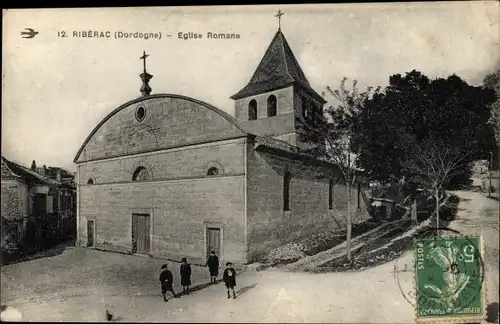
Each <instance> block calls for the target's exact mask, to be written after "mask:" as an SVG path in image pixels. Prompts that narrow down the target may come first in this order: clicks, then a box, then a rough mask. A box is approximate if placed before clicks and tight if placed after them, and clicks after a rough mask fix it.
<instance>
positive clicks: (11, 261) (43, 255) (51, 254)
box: [2, 243, 74, 265]
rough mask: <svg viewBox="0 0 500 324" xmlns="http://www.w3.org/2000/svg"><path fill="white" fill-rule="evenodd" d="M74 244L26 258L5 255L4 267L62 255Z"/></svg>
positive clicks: (3, 259) (3, 258) (67, 244)
mask: <svg viewBox="0 0 500 324" xmlns="http://www.w3.org/2000/svg"><path fill="white" fill-rule="evenodd" d="M73 245H74V244H73V243H65V244H64V245H61V246H57V247H54V248H50V249H48V250H46V251H41V252H38V251H37V252H35V253H33V254H31V253H26V254H25V255H24V256H21V255H3V256H2V265H10V264H16V263H21V262H26V261H31V260H36V259H40V258H50V257H54V256H57V255H60V254H62V253H63V252H64V251H65V250H66V249H68V248H71V247H72V246H73Z"/></svg>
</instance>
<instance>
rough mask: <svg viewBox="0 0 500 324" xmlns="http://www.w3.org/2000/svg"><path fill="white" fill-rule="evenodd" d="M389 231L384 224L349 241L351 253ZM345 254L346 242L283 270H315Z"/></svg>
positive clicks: (388, 226) (307, 257)
mask: <svg viewBox="0 0 500 324" xmlns="http://www.w3.org/2000/svg"><path fill="white" fill-rule="evenodd" d="M390 230H391V228H390V225H389V224H384V225H381V226H379V227H376V228H374V229H372V230H370V231H368V232H366V233H363V234H361V235H359V236H356V237H355V238H353V239H352V241H351V244H352V245H351V247H352V248H351V249H352V251H353V252H354V251H356V250H358V249H360V248H361V247H363V245H364V244H366V242H367V241H368V240H369V238H370V237H376V236H380V235H384V234H385V233H387V232H388V231H390ZM345 254H346V242H343V243H341V244H339V245H336V246H334V247H333V248H331V249H329V250H326V251H323V252H320V253H317V254H315V255H311V256H306V257H304V258H302V259H300V260H298V261H296V262H294V263H290V264H288V265H286V266H284V267H283V269H284V270H288V271H305V270H307V269H312V268H315V267H317V266H319V265H321V264H323V263H325V262H328V261H330V260H332V259H335V258H337V257H340V256H342V255H345Z"/></svg>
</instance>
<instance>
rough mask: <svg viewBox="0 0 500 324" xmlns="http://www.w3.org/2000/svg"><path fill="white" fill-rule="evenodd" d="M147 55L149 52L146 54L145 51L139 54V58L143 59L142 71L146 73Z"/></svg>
mask: <svg viewBox="0 0 500 324" xmlns="http://www.w3.org/2000/svg"><path fill="white" fill-rule="evenodd" d="M148 56H149V54H146V51H143V55H142V56H141V60H143V61H144V73H146V58H147V57H148Z"/></svg>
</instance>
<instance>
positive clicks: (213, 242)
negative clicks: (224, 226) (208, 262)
mask: <svg viewBox="0 0 500 324" xmlns="http://www.w3.org/2000/svg"><path fill="white" fill-rule="evenodd" d="M220 241H221V235H220V228H218V227H207V258H208V256H209V255H210V252H212V251H215V254H216V255H217V256H218V257H219V258H220V246H221V242H220Z"/></svg>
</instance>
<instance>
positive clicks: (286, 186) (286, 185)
mask: <svg viewBox="0 0 500 324" xmlns="http://www.w3.org/2000/svg"><path fill="white" fill-rule="evenodd" d="M291 180H292V176H291V175H290V172H288V171H287V172H285V176H284V177H283V210H284V211H289V210H290V181H291Z"/></svg>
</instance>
